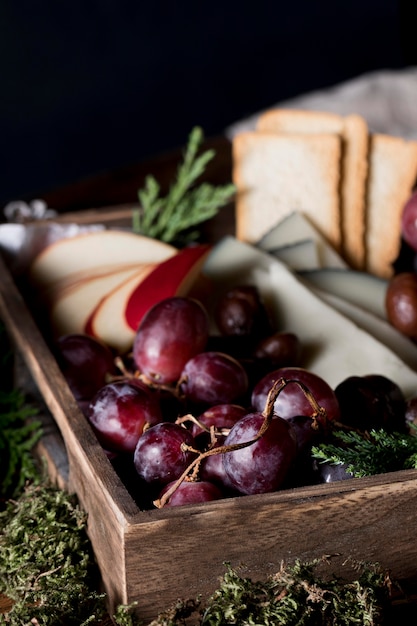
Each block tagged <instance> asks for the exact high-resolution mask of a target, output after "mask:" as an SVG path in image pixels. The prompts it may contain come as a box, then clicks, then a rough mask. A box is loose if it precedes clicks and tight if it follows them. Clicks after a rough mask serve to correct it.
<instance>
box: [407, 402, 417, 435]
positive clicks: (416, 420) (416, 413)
mask: <svg viewBox="0 0 417 626" xmlns="http://www.w3.org/2000/svg"><path fill="white" fill-rule="evenodd" d="M404 417H405V421H406V424H407V425H408V427H409V428H410V430H411V432H412V433H414V434H415V429H416V428H417V396H413V397H412V398H409V399H408V400H407V401H406V405H405V409H404Z"/></svg>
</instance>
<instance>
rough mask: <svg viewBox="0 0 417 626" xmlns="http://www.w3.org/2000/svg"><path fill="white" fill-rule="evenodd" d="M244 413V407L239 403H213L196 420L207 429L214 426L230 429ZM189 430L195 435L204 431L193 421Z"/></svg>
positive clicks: (216, 428)
mask: <svg viewBox="0 0 417 626" xmlns="http://www.w3.org/2000/svg"><path fill="white" fill-rule="evenodd" d="M246 413H247V411H246V409H245V408H244V407H243V406H240V405H239V404H215V405H214V406H211V407H210V408H208V409H206V410H205V411H204V412H203V413H201V415H199V416H198V418H197V420H198V422H199V423H200V424H202V426H205V427H206V428H207V429H210V428H211V427H212V426H214V428H215V430H217V431H221V430H230V428H232V426H234V425H235V424H236V422H237V421H238V420H239V419H240V418H241V417H243V416H244V415H246ZM191 432H192V434H193V436H194V437H196V436H197V435H199V434H201V433H203V432H206V431H204V429H203V428H201V427H200V426H198V424H195V423H194V424H193V425H192V427H191Z"/></svg>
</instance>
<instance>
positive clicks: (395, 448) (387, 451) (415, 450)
mask: <svg viewBox="0 0 417 626" xmlns="http://www.w3.org/2000/svg"><path fill="white" fill-rule="evenodd" d="M333 434H334V437H335V439H336V441H335V442H334V443H320V444H319V445H317V446H314V447H313V448H312V451H311V452H312V456H313V458H315V459H316V460H317V461H319V462H320V463H330V464H332V465H344V466H345V468H346V471H347V472H348V473H350V474H352V476H353V477H355V478H361V477H363V476H373V475H375V474H383V473H385V472H395V471H399V470H402V469H416V468H417V437H416V436H415V435H412V434H404V433H388V432H386V431H385V430H383V429H381V430H371V431H370V432H369V433H366V432H364V433H359V432H356V431H343V430H336V431H334V433H333ZM337 440H339V441H340V445H339V444H338V443H337Z"/></svg>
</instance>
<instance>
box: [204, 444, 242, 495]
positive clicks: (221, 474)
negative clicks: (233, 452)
mask: <svg viewBox="0 0 417 626" xmlns="http://www.w3.org/2000/svg"><path fill="white" fill-rule="evenodd" d="M225 440H226V436H223V435H218V436H217V440H216V443H215V445H214V448H218V447H220V446H223V445H224V442H225ZM223 456H224V453H222V452H219V453H218V454H212V455H210V456H206V457H205V458H204V459H203V460H202V461H201V464H200V472H199V475H200V478H201V480H208V481H209V482H212V483H214V484H216V485H219V486H220V488H221V489H222V490H224V491H227V492H231V491H234V487H233V485H232V483H231V482H230V479H229V476H228V474H227V472H226V470H225V467H224V463H223Z"/></svg>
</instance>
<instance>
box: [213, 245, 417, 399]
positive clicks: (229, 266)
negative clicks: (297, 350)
mask: <svg viewBox="0 0 417 626" xmlns="http://www.w3.org/2000/svg"><path fill="white" fill-rule="evenodd" d="M203 271H204V273H206V275H207V276H208V277H209V278H210V279H211V280H213V281H214V282H215V283H216V284H217V287H218V289H226V288H227V287H229V286H232V285H236V284H238V283H247V284H254V285H256V286H257V287H258V289H259V290H260V293H261V295H262V297H263V298H264V300H265V303H266V305H267V307H268V308H269V310H270V312H271V314H272V316H273V321H274V324H275V326H276V327H277V328H279V329H282V330H286V331H289V332H294V333H296V334H297V335H298V336H299V338H300V340H301V343H302V346H303V365H304V366H305V367H307V368H308V369H311V370H312V371H314V372H316V373H317V374H318V375H319V376H321V377H322V378H324V379H325V380H326V381H327V382H328V383H329V384H330V385H331V386H332V387H333V388H334V387H336V385H338V384H339V383H340V382H342V381H343V380H344V379H345V378H347V377H348V376H354V375H357V376H361V375H366V374H381V375H383V376H386V377H387V378H390V379H391V380H392V381H394V382H396V383H397V384H398V385H399V386H400V388H401V389H402V391H403V392H404V394H405V396H406V397H410V396H412V395H414V394H416V392H417V372H416V371H415V370H413V369H412V368H411V367H409V366H408V365H407V364H406V363H404V361H403V360H402V359H400V358H399V357H398V355H397V354H395V352H393V351H392V350H390V349H389V348H388V347H387V346H386V345H384V343H383V342H381V341H379V340H377V339H376V338H375V337H373V336H372V335H371V334H369V333H368V332H366V331H365V330H363V329H362V328H360V327H359V326H358V325H357V324H355V323H354V322H353V321H352V320H350V319H348V318H347V317H346V316H344V315H342V314H341V313H340V312H339V311H337V310H336V309H335V308H334V307H332V306H329V304H327V303H326V302H324V301H323V300H322V299H321V298H319V297H318V296H317V295H316V294H315V293H313V292H312V291H311V290H310V289H309V288H308V287H306V286H305V285H304V284H303V283H302V282H301V281H300V280H299V279H298V278H297V276H296V275H295V274H294V273H293V272H292V271H291V270H289V269H288V268H287V267H286V266H285V265H284V264H283V263H281V262H280V261H278V260H277V259H274V258H272V257H271V256H270V255H269V254H267V253H264V252H262V251H260V250H258V249H256V248H255V247H254V246H251V245H249V244H247V243H244V242H241V241H238V240H237V239H235V238H233V237H226V238H224V239H223V240H222V241H220V242H219V243H218V244H217V245H216V246H215V248H214V249H213V251H212V252H211V253H210V255H209V257H208V259H207V261H206V263H205V265H204V270H203Z"/></svg>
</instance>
